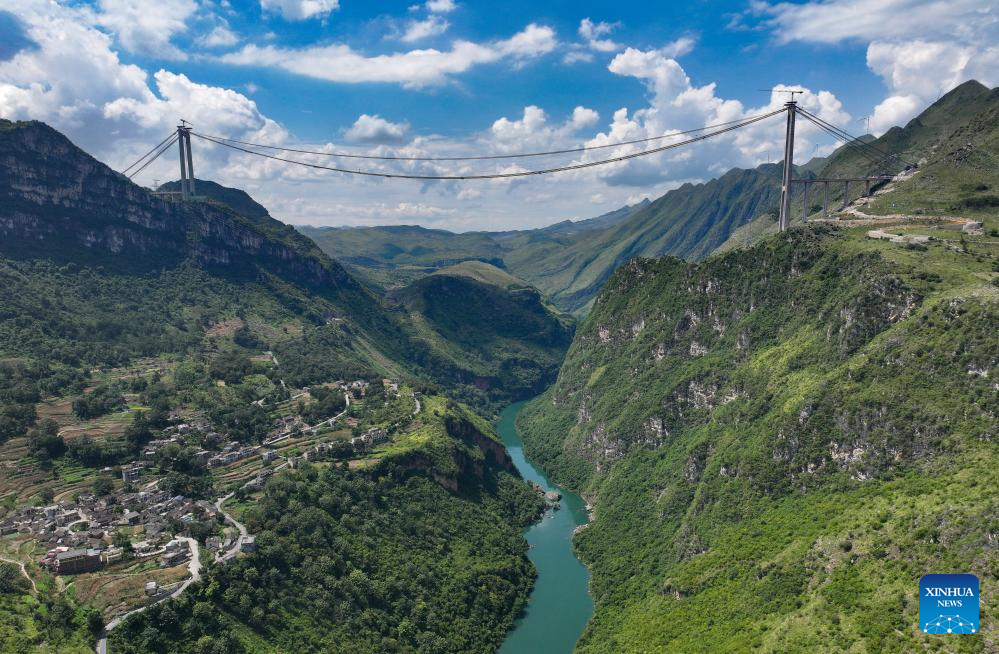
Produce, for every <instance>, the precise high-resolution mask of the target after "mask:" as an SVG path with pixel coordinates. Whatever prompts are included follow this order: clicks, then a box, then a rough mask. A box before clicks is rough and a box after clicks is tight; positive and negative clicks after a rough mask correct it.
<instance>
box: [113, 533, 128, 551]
mask: <svg viewBox="0 0 999 654" xmlns="http://www.w3.org/2000/svg"><path fill="white" fill-rule="evenodd" d="M111 544H112V545H114V546H115V547H120V548H121V549H122V551H124V552H131V551H132V539H131V538H130V537H129V535H128V534H126V533H125V532H123V531H116V532H114V535H113V536H111Z"/></svg>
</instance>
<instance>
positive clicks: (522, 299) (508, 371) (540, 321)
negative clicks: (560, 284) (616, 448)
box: [393, 265, 572, 408]
mask: <svg viewBox="0 0 999 654" xmlns="http://www.w3.org/2000/svg"><path fill="white" fill-rule="evenodd" d="M483 268H484V265H483V266H481V267H479V268H476V269H475V270H474V276H472V275H470V274H463V273H464V272H466V271H461V272H454V273H447V272H446V271H445V272H441V273H438V274H435V275H430V276H428V277H425V278H423V279H420V280H417V281H416V282H414V283H413V284H411V285H409V286H407V287H406V288H404V289H401V290H400V291H397V292H396V293H394V294H393V298H394V299H395V300H396V301H397V302H399V304H400V305H401V306H402V307H403V308H404V309H405V310H406V311H407V313H408V315H409V318H410V323H411V324H412V326H413V329H414V331H415V333H416V334H418V335H419V338H418V340H416V341H415V342H414V352H413V357H414V358H415V359H416V361H417V362H418V363H420V365H422V366H423V367H424V368H426V369H428V370H433V371H434V377H435V379H437V380H440V381H441V383H444V384H445V385H446V386H447V387H448V388H452V389H454V391H453V392H455V393H457V394H458V397H459V398H460V399H463V400H466V401H470V402H474V403H476V404H479V405H485V406H490V407H491V408H496V407H499V406H501V405H502V403H503V402H504V401H505V400H506V399H507V398H510V397H514V398H527V397H532V396H534V395H536V394H538V393H539V392H541V391H542V390H544V388H545V387H547V386H548V385H549V384H550V383H551V382H552V381H553V380H554V378H555V372H556V371H557V370H558V366H559V364H560V363H561V360H562V356H563V354H564V353H565V350H566V349H567V348H568V347H569V342H570V341H571V340H572V320H571V319H570V318H568V317H566V316H559V315H556V314H554V313H553V312H552V310H551V309H550V308H549V307H548V306H546V304H545V303H544V300H543V298H542V297H541V294H540V293H538V291H537V290H536V289H534V288H532V287H529V286H526V285H522V286H520V287H517V286H516V285H515V284H514V283H512V282H507V283H508V284H509V286H506V285H498V284H497V283H496V281H501V282H505V281H507V280H506V279H505V278H504V276H503V275H502V274H501V271H498V270H496V269H495V268H494V269H493V271H494V272H492V273H491V274H489V276H487V271H485V270H483ZM483 279H484V280H488V281H480V280H483Z"/></svg>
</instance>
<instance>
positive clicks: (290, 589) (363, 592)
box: [112, 405, 541, 654]
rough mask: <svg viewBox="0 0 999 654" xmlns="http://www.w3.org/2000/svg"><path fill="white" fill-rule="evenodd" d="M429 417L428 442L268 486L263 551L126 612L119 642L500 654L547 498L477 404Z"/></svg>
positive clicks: (524, 591)
mask: <svg viewBox="0 0 999 654" xmlns="http://www.w3.org/2000/svg"><path fill="white" fill-rule="evenodd" d="M424 420H425V423H426V424H425V425H424V426H423V428H422V429H423V430H424V431H429V432H430V433H431V434H432V435H430V436H429V438H428V439H427V440H426V442H424V443H423V444H421V445H419V446H418V447H416V448H414V449H411V450H406V451H399V452H398V453H394V454H389V455H387V456H386V457H385V458H384V459H382V460H381V461H380V462H379V463H378V464H377V466H376V467H375V468H373V469H371V470H368V471H366V472H356V471H352V470H350V469H349V468H347V466H343V467H342V468H341V467H338V466H333V467H329V468H323V469H315V468H313V469H309V470H306V471H303V472H300V473H295V474H291V475H287V476H282V477H279V478H277V479H276V480H275V481H273V482H271V483H270V484H269V485H268V486H267V489H266V492H265V493H264V495H263V497H262V498H261V499H260V500H259V501H258V502H257V504H256V505H255V506H254V508H252V509H251V510H250V511H249V512H248V513H247V516H246V522H247V525H248V526H249V528H250V529H251V530H252V531H253V532H254V533H256V534H258V537H257V538H258V540H257V542H258V548H259V549H258V552H257V553H256V555H254V556H253V557H249V558H246V559H242V560H240V561H238V562H237V563H235V564H232V565H229V566H225V567H216V568H213V569H212V570H211V571H210V572H209V575H208V577H207V579H206V580H205V581H204V582H202V583H201V584H199V585H198V586H197V587H196V588H194V589H192V591H191V592H189V593H187V594H185V595H184V597H183V598H182V599H181V600H180V601H179V602H175V603H172V604H169V605H166V606H164V607H162V608H161V609H152V610H150V611H147V612H146V613H144V614H142V615H141V616H139V617H138V618H137V619H135V620H132V621H130V622H129V623H127V624H126V625H125V626H124V627H123V628H122V629H121V630H120V631H118V632H116V633H115V636H114V639H113V641H112V650H113V651H115V652H135V653H139V652H177V653H180V652H191V651H197V652H217V651H225V652H244V651H253V652H287V651H296V650H300V651H323V652H343V653H345V654H346V653H348V652H351V653H353V652H357V653H364V652H369V653H371V654H375V653H380V652H412V651H421V652H455V653H458V652H483V653H485V652H493V651H495V650H496V648H497V646H498V644H499V643H500V642H501V641H502V639H503V636H504V635H505V634H506V631H507V630H508V629H509V627H510V625H511V624H512V622H513V618H514V617H515V616H516V615H517V613H518V612H519V611H520V610H521V609H522V608H523V606H524V604H525V603H526V600H527V595H528V592H529V590H530V586H531V581H530V579H531V573H532V570H531V564H530V563H529V562H528V561H527V560H526V558H525V557H524V553H525V550H526V543H524V541H523V539H522V538H521V536H520V527H521V526H524V525H526V524H527V523H529V522H530V521H531V520H533V519H534V518H535V516H536V515H537V513H538V511H539V510H540V508H541V500H540V498H539V497H538V496H537V495H536V494H535V493H534V492H533V491H531V489H530V488H529V487H527V486H526V485H525V484H523V483H522V482H520V481H519V479H518V478H517V476H516V474H515V473H514V474H511V470H512V466H511V465H510V463H509V460H508V459H507V458H506V457H505V453H503V454H497V453H502V452H503V449H502V445H501V444H500V443H499V442H498V441H495V440H494V438H495V436H494V435H493V434H491V433H490V432H491V430H489V428H488V427H487V426H486V425H483V424H481V422H478V421H476V420H475V419H474V418H473V417H472V416H471V415H470V414H468V413H467V411H465V410H464V409H461V408H460V407H457V406H453V405H452V406H448V407H447V408H446V409H445V410H444V411H441V412H440V414H436V411H435V413H428V415H427V417H426V418H425V419H424ZM490 444H491V445H490ZM449 489H451V490H449Z"/></svg>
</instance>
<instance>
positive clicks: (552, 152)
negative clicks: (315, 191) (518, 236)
mask: <svg viewBox="0 0 999 654" xmlns="http://www.w3.org/2000/svg"><path fill="white" fill-rule="evenodd" d="M780 111H783V109H781V110H780ZM778 113H779V112H778ZM772 115H774V114H773V113H769V114H763V115H759V116H751V117H750V118H739V119H738V120H730V121H727V122H724V123H715V124H714V125H705V126H704V127H696V128H694V129H688V130H683V131H679V132H673V133H671V134H663V135H662V136H650V137H647V138H641V139H633V140H631V141H618V142H615V143H606V144H602V145H587V146H581V147H578V148H567V149H564V150H549V151H546V152H521V153H519V154H490V155H476V156H464V157H459V156H454V157H401V156H391V155H373V154H355V153H352V152H320V151H318V150H305V149H299V148H288V147H281V146H277V145H266V144H263V143H252V142H250V141H240V140H238V139H231V138H227V137H224V136H215V135H212V134H199V133H197V132H192V133H193V134H195V136H200V137H202V138H206V139H214V140H215V141H225V142H226V143H235V144H237V145H246V146H250V147H254V148H262V149H265V150H276V151H280V152H295V153H298V154H312V155H317V156H322V157H341V158H344V159H374V160H380V161H483V160H488V159H524V158H527V157H546V156H550V155H556V154H573V153H577V152H587V151H589V150H602V149H605V148H616V147H618V146H621V145H634V144H636V143H650V142H652V141H660V140H662V139H668V138H672V137H674V136H682V135H685V134H694V133H696V132H703V131H705V130H709V129H717V128H719V127H727V126H729V125H734V124H736V123H741V122H743V121H745V120H752V119H755V118H769V117H770V116H772Z"/></svg>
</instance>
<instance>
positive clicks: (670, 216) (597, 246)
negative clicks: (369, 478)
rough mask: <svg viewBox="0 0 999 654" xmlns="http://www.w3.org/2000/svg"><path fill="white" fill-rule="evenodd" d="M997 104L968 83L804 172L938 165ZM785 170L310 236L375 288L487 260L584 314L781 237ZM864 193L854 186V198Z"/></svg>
mask: <svg viewBox="0 0 999 654" xmlns="http://www.w3.org/2000/svg"><path fill="white" fill-rule="evenodd" d="M994 105H995V91H994V90H990V89H988V88H986V87H985V86H983V85H982V84H980V83H978V82H975V81H969V82H966V83H964V84H962V85H960V86H958V87H957V88H955V89H954V90H953V91H951V92H950V93H948V94H947V95H945V96H943V97H942V98H940V100H938V101H937V102H936V103H934V104H933V105H931V106H930V107H928V108H927V109H926V110H925V111H924V112H923V113H922V114H920V115H919V116H918V117H916V118H914V119H913V120H912V121H910V122H909V123H908V124H907V125H906V126H905V127H895V128H892V129H891V130H889V131H888V132H886V133H885V134H883V135H882V136H880V137H878V138H876V139H875V138H873V137H865V138H863V139H860V142H862V143H864V144H865V145H864V146H863V148H859V147H856V146H855V145H852V144H851V145H842V146H840V147H839V148H838V149H837V150H836V151H835V152H834V153H833V154H832V155H830V156H829V157H823V158H816V159H813V160H812V161H810V162H808V163H806V164H804V165H802V166H796V172H795V176H796V177H797V178H801V177H806V178H807V177H818V178H835V177H842V176H843V174H844V173H848V174H850V175H853V176H861V175H863V176H866V175H880V174H890V175H894V174H896V173H898V172H900V171H901V170H903V169H904V168H905V167H906V164H907V162H913V163H916V162H919V161H927V162H928V161H930V160H933V159H935V157H934V153H935V152H936V150H937V148H939V147H941V144H942V142H943V141H944V140H946V139H949V138H951V136H952V135H953V134H954V133H955V130H956V129H958V128H960V129H963V130H965V131H970V132H974V131H975V128H974V127H973V124H974V123H975V121H979V122H981V121H985V122H986V124H988V125H991V124H992V123H991V122H989V121H991V118H989V117H988V116H989V112H991V111H994ZM799 120H803V119H801V118H799ZM876 152H880V153H881V154H876ZM872 153H875V154H873V156H872ZM781 166H782V164H780V163H777V164H763V165H761V166H758V167H756V168H753V169H732V170H730V171H728V172H727V173H725V174H724V175H722V176H720V177H718V178H717V179H713V180H710V181H707V182H704V183H701V184H691V183H688V184H684V185H683V186H681V187H679V188H677V189H674V190H672V191H669V192H668V193H666V194H665V195H663V196H661V197H660V198H658V199H656V200H654V201H651V202H642V203H639V204H636V205H633V206H628V207H622V208H621V209H619V210H617V211H615V212H611V213H609V214H605V215H603V216H600V217H598V218H594V219H591V220H588V221H586V220H584V221H578V222H570V221H564V222H561V223H557V224H555V225H552V226H550V227H546V228H541V229H536V230H527V231H520V232H505V231H500V232H471V233H461V234H455V233H451V232H447V231H444V230H427V229H424V228H420V227H367V228H357V227H353V228H315V227H300V228H299V229H300V230H301V231H302V232H303V233H304V234H306V235H308V236H310V237H311V238H312V239H313V240H314V241H315V242H316V243H317V244H318V245H319V246H320V247H321V248H322V249H323V250H324V251H325V252H327V253H328V254H329V255H330V256H332V257H334V258H336V259H338V260H340V261H342V262H344V264H345V265H347V266H348V267H349V268H350V269H351V270H352V271H354V272H355V273H357V274H358V275H359V276H361V277H363V278H367V279H369V280H371V281H373V282H374V283H376V284H381V285H387V286H391V285H394V284H396V283H399V280H407V281H411V280H412V279H413V278H415V277H417V276H419V275H422V274H425V273H426V272H428V271H432V270H434V269H435V268H436V267H438V266H439V265H441V264H447V263H451V262H452V260H453V259H460V260H465V259H478V260H481V261H487V262H489V263H492V264H494V265H497V266H499V267H501V268H503V269H505V270H507V271H509V272H510V273H512V274H513V275H515V276H517V277H520V278H522V279H524V280H525V281H526V282H528V283H530V284H533V285H534V286H536V287H537V288H538V289H539V290H541V291H542V292H543V293H545V294H546V295H547V296H548V297H549V298H550V299H551V301H552V303H553V304H554V305H555V306H557V307H558V308H559V309H561V310H562V311H565V312H567V313H572V314H575V315H577V316H582V315H585V314H586V312H587V311H588V310H589V308H590V306H591V305H592V302H593V300H594V298H595V297H596V295H597V293H598V292H599V290H600V288H601V287H602V285H603V284H604V282H606V280H607V279H608V278H609V277H610V275H611V274H613V272H614V271H615V270H616V269H617V268H618V267H620V266H621V265H622V264H624V263H625V262H626V261H628V260H629V259H631V258H633V257H659V256H665V255H670V256H677V257H681V258H683V259H687V260H690V261H698V260H701V259H704V258H705V257H707V256H709V255H710V254H711V253H712V252H714V251H715V250H716V249H718V248H719V247H721V246H722V245H723V244H725V243H726V241H728V240H729V239H730V238H733V239H735V240H736V241H737V242H738V243H741V244H746V243H748V242H751V241H752V240H754V239H755V238H757V237H759V236H762V235H766V234H771V233H773V232H774V231H775V226H774V225H775V221H776V216H777V204H778V200H779V198H780V176H781ZM924 178H925V177H924ZM862 191H863V188H862V186H861V185H859V184H854V185H853V187H852V188H851V190H850V193H851V199H854V200H855V199H856V198H857V197H858V196H859V195H860V194H861V193H862ZM842 197H843V189H842V187H841V186H839V185H834V187H832V188H830V203H831V205H832V206H833V208H836V207H838V203H840V202H841V201H842ZM816 202H821V200H820V199H819V198H818V197H817V196H815V195H813V196H812V202H811V203H810V205H811V206H809V208H808V209H809V211H808V213H809V214H814V213H815V211H817V210H818V209H819V205H818V204H816ZM801 203H802V197H801V192H800V190H797V189H796V191H795V195H794V200H793V214H794V217H795V220H800V215H801V212H802V206H801Z"/></svg>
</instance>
